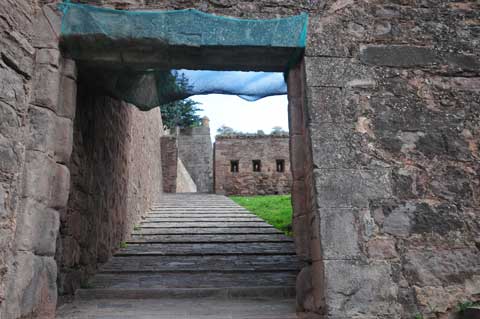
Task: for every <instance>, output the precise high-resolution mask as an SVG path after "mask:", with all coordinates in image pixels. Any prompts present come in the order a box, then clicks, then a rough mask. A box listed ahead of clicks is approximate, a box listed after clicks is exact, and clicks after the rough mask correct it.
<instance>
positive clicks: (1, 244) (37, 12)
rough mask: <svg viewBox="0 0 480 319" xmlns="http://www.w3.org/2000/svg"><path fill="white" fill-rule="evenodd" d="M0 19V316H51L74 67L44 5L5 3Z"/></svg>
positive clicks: (65, 194)
mask: <svg viewBox="0 0 480 319" xmlns="http://www.w3.org/2000/svg"><path fill="white" fill-rule="evenodd" d="M0 16H1V17H2V19H0V20H1V21H0V31H1V33H2V36H1V37H0V83H1V84H0V114H1V115H0V116H1V117H0V229H1V232H0V317H1V318H9V319H10V318H18V317H22V318H30V317H39V318H50V317H52V316H54V312H55V305H56V301H57V292H56V290H57V289H56V264H55V260H54V254H55V241H56V237H57V232H58V225H59V214H60V213H61V212H62V211H63V210H64V209H65V206H66V202H67V199H68V192H69V170H68V168H67V167H66V165H65V164H66V163H67V162H68V160H69V157H70V152H71V140H72V127H73V124H72V119H73V117H74V112H72V110H74V109H75V101H71V100H69V99H68V97H69V96H70V95H71V94H72V93H73V92H74V88H75V85H74V84H75V76H76V74H75V64H74V63H72V61H68V60H63V59H61V58H60V53H59V50H58V37H57V36H58V31H59V27H60V24H59V22H60V19H59V15H58V14H57V13H56V12H55V11H54V10H53V9H52V8H51V7H50V6H44V7H43V8H42V10H41V9H40V8H39V7H38V5H37V1H24V0H19V1H11V0H6V1H2V2H1V3H0ZM60 87H61V88H62V91H61V92H62V94H59V93H60Z"/></svg>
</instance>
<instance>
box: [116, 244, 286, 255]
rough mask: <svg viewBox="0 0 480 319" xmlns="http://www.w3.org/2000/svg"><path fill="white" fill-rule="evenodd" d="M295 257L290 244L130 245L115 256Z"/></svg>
mask: <svg viewBox="0 0 480 319" xmlns="http://www.w3.org/2000/svg"><path fill="white" fill-rule="evenodd" d="M262 254H263V255H294V254H295V247H294V244H293V243H290V242H280V243H211V244H208V243H205V244H202V243H185V244H130V245H128V247H126V248H122V249H120V250H119V251H118V252H117V253H116V254H115V256H135V255H145V256H148V255H151V256H162V255H170V256H186V255H190V256H203V255H262Z"/></svg>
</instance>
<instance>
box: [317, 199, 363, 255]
mask: <svg viewBox="0 0 480 319" xmlns="http://www.w3.org/2000/svg"><path fill="white" fill-rule="evenodd" d="M318 214H319V215H320V233H321V234H322V249H323V259H324V260H329V259H332V260H337V259H342V260H346V259H358V258H360V249H359V244H358V242H359V238H358V235H357V234H358V232H359V230H358V226H357V225H358V222H357V218H358V211H356V210H352V209H328V208H320V209H319V211H318ZM339 229H341V230H342V231H338V230H339ZM347 234H348V235H347Z"/></svg>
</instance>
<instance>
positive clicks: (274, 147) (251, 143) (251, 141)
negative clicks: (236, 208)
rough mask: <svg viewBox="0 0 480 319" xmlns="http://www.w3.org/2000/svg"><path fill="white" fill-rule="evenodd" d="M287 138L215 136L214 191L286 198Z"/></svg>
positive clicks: (288, 180)
mask: <svg viewBox="0 0 480 319" xmlns="http://www.w3.org/2000/svg"><path fill="white" fill-rule="evenodd" d="M289 154H290V151H289V138H288V134H275V135H256V134H254V135H248V134H247V135H228V136H217V137H216V141H215V145H214V190H215V193H217V194H226V195H267V194H289V193H290V191H291V185H292V175H291V172H290V155H289Z"/></svg>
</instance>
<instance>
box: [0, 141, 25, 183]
mask: <svg viewBox="0 0 480 319" xmlns="http://www.w3.org/2000/svg"><path fill="white" fill-rule="evenodd" d="M20 161H21V160H20V158H19V157H18V154H17V147H16V143H15V142H14V141H11V140H9V139H6V138H4V137H2V136H1V135H0V171H2V172H6V173H10V174H12V173H16V171H17V169H18V167H19V165H20Z"/></svg>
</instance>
